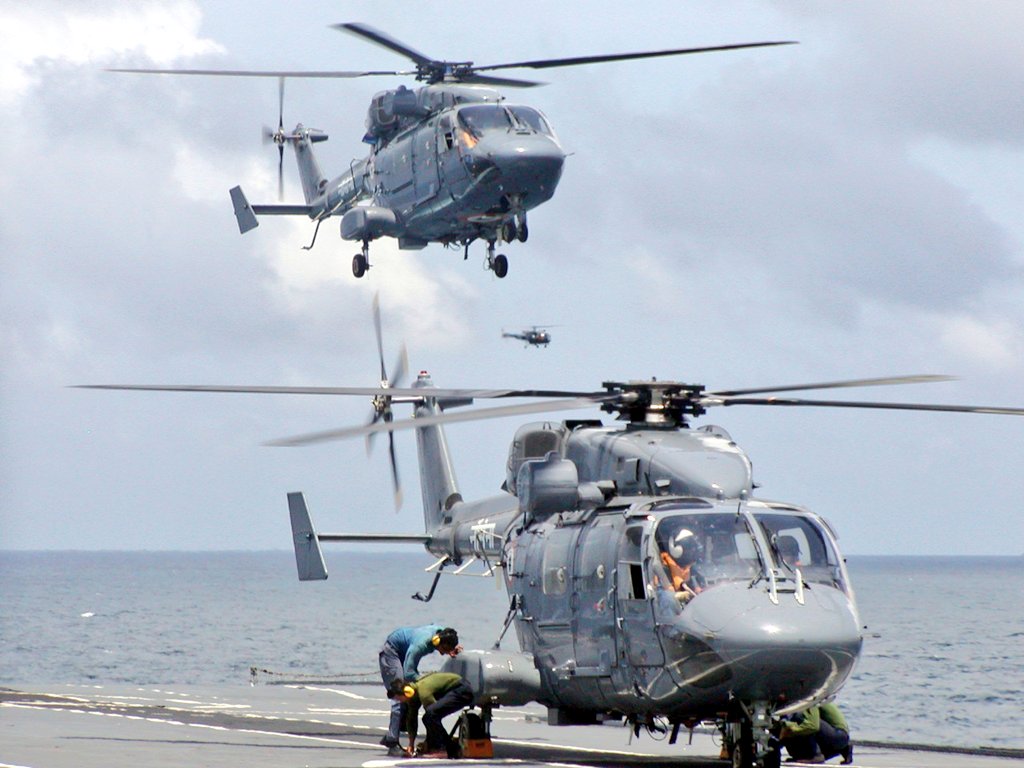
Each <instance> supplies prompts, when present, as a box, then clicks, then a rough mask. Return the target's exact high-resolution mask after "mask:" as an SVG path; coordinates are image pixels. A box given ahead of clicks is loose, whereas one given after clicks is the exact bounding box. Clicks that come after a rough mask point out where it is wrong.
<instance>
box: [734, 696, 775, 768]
mask: <svg viewBox="0 0 1024 768" xmlns="http://www.w3.org/2000/svg"><path fill="white" fill-rule="evenodd" d="M737 704H738V711H737V712H735V713H734V718H735V719H730V721H729V723H728V724H727V725H726V731H725V733H726V736H727V743H728V746H729V749H730V754H731V756H732V766H733V768H779V760H780V754H779V745H778V742H777V741H775V740H774V739H773V738H772V735H771V732H770V730H771V724H772V719H771V715H770V714H769V713H768V706H767V705H766V704H765V703H764V702H754V703H752V704H751V705H749V706H747V705H746V704H744V703H743V702H737Z"/></svg>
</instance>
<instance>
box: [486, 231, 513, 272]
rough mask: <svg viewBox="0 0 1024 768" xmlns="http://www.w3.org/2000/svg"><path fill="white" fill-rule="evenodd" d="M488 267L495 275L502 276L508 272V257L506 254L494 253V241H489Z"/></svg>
mask: <svg viewBox="0 0 1024 768" xmlns="http://www.w3.org/2000/svg"><path fill="white" fill-rule="evenodd" d="M486 267H487V269H490V270H492V271H493V272H494V274H495V276H497V277H499V278H501V277H504V276H505V275H507V274H508V259H507V258H505V254H503V253H499V254H498V255H497V256H495V255H494V241H493V240H488V241H487V264H486Z"/></svg>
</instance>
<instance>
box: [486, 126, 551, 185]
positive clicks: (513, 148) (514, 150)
mask: <svg viewBox="0 0 1024 768" xmlns="http://www.w3.org/2000/svg"><path fill="white" fill-rule="evenodd" d="M485 157H486V158H487V160H488V161H490V162H491V163H493V164H494V166H495V167H496V168H497V170H498V171H499V172H500V179H501V183H502V185H503V186H504V187H505V188H506V190H507V191H508V192H513V193H520V194H522V193H526V192H533V193H536V194H538V195H544V196H550V195H551V194H552V193H553V192H554V190H555V186H556V185H557V184H558V180H559V179H560V178H561V176H562V166H563V164H564V163H565V153H564V152H563V151H562V148H561V147H559V146H558V144H556V143H555V142H554V141H552V140H551V139H550V138H548V137H546V136H539V135H530V136H511V137H503V138H502V139H501V140H500V141H496V142H495V143H494V144H493V145H491V146H489V147H486V148H485Z"/></svg>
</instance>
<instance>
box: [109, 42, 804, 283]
mask: <svg viewBox="0 0 1024 768" xmlns="http://www.w3.org/2000/svg"><path fill="white" fill-rule="evenodd" d="M333 26H334V28H335V29H340V30H342V31H345V32H349V33H351V34H354V35H357V36H359V37H361V38H363V39H366V40H369V41H371V42H373V43H376V44H378V45H381V46H384V47H385V48H387V49H389V50H391V51H394V52H395V53H398V54H400V55H402V56H405V57H406V58H409V59H411V60H412V62H413V63H414V64H415V69H414V70H409V71H356V72H338V71H327V72H324V71H250V70H210V69H111V70H109V71H111V72H136V73H152V74H175V75H228V76H240V77H276V78H278V81H279V91H278V96H279V108H278V123H277V130H271V129H266V131H265V134H264V136H265V139H267V140H268V141H272V142H273V143H274V144H276V145H277V148H278V195H279V197H281V196H283V188H282V183H283V182H282V179H283V163H284V147H285V145H286V144H290V145H291V146H292V148H293V149H294V150H295V159H296V161H297V163H298V168H299V176H300V179H301V181H302V192H303V195H304V196H305V203H304V204H302V205H250V204H249V201H248V199H247V198H246V196H245V193H244V192H243V191H242V188H241V187H234V188H232V189H231V190H230V195H231V200H232V204H233V206H234V211H235V216H236V218H237V219H238V228H239V230H240V231H241V232H242V233H243V234H244V233H245V232H248V231H249V230H251V229H253V228H255V227H256V226H257V225H258V222H257V220H256V216H257V215H264V214H266V215H305V216H308V217H309V218H310V219H312V220H314V221H316V223H317V228H316V230H315V231H314V234H313V242H316V235H317V232H319V229H320V224H321V223H322V222H323V221H324V220H325V219H327V218H328V217H331V216H340V217H341V237H342V239H343V240H350V241H356V242H360V243H362V249H361V250H360V252H359V253H357V254H356V255H355V256H354V257H353V258H352V274H354V275H355V276H356V277H362V276H363V275H364V274H365V273H366V271H367V270H368V269H369V268H370V257H369V253H370V251H369V247H370V242H371V241H373V240H376V239H377V238H379V237H383V236H388V237H394V238H397V239H398V247H399V248H402V249H419V248H423V247H425V246H426V245H427V244H428V243H441V244H443V245H445V246H456V245H461V246H462V247H463V250H464V258H468V256H469V246H470V244H471V243H472V242H473V241H475V240H477V239H482V240H484V241H485V242H486V243H487V257H486V267H487V268H488V269H490V270H492V271H493V272H494V274H495V275H496V276H498V277H505V275H506V274H508V258H507V257H506V256H505V255H504V254H497V255H496V254H495V244H496V243H497V242H499V241H501V242H504V243H512V242H514V241H519V242H526V239H527V237H528V236H529V229H528V226H527V218H526V214H527V212H528V211H530V210H532V209H533V208H536V207H537V206H538V205H540V204H541V203H543V202H545V201H547V200H549V199H550V198H551V196H552V195H553V194H554V192H555V188H556V186H557V185H558V181H559V179H560V177H561V174H562V165H563V163H564V161H565V152H564V151H563V150H562V147H561V145H560V144H559V142H558V139H557V138H556V137H555V132H554V130H553V129H552V128H551V125H550V123H549V122H548V120H547V118H546V117H544V115H542V114H541V113H540V112H539V111H538V110H536V109H534V108H533V107H529V106H520V105H514V104H509V103H506V101H505V97H504V96H502V95H501V94H500V93H499V92H498V91H496V90H494V88H490V87H486V86H513V87H526V86H534V85H541V83H538V82H534V81H531V80H520V79H512V78H506V77H494V76H492V75H484V74H480V73H482V72H486V71H490V70H496V69H513V68H521V67H529V68H533V69H545V68H551V67H567V66H574V65H578V64H596V63H600V62H606V61H622V60H627V59H643V58H652V57H657V56H676V55H682V54H690V53H705V52H709V51H725V50H735V49H740V48H758V47H764V46H773V45H788V44H790V43H789V41H780V42H761V43H742V44H735V45H719V46H712V47H703V48H679V49H674V50H663V51H647V52H642V53H619V54H607V55H597V56H578V57H572V58H558V59H539V60H535V61H518V62H511V63H508V64H491V65H487V66H474V64H473V62H470V61H444V60H440V59H433V58H431V57H429V56H426V55H425V54H422V53H420V52H419V51H417V50H415V49H413V48H410V47H409V46H407V45H405V44H404V43H401V42H399V41H398V40H395V39H394V38H392V37H391V36H389V35H388V34H386V33H384V32H381V31H380V30H377V29H374V28H373V27H371V26H369V25H366V24H358V23H349V24H335V25H333ZM377 75H403V76H413V77H415V79H416V80H417V81H420V82H423V83H426V85H424V86H423V87H421V88H417V89H415V90H410V89H408V88H406V87H405V86H399V87H398V88H395V89H392V90H387V91H382V92H380V93H378V94H376V95H375V96H374V97H373V100H372V101H371V102H370V108H369V111H368V114H367V117H366V135H365V136H364V137H363V141H364V142H366V143H368V144H369V145H370V147H371V149H370V154H369V156H368V157H366V158H364V159H362V160H353V161H352V163H350V165H349V168H348V169H347V170H346V171H345V172H344V173H342V174H341V175H340V176H337V177H335V178H333V179H330V180H328V178H327V177H326V176H324V175H323V173H322V172H321V170H320V166H319V164H318V163H317V161H316V158H315V157H314V154H313V144H315V143H316V142H319V141H326V140H327V138H328V137H327V135H326V134H325V133H323V132H322V131H320V130H317V129H315V128H306V127H304V126H303V125H302V124H301V123H299V124H298V125H296V126H295V129H294V130H293V131H290V132H288V131H285V129H284V81H285V79H286V78H289V77H293V78H294V77H317V78H352V77H368V76H377ZM312 245H313V243H310V245H309V246H305V247H306V248H311V247H312Z"/></svg>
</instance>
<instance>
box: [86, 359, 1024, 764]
mask: <svg viewBox="0 0 1024 768" xmlns="http://www.w3.org/2000/svg"><path fill="white" fill-rule="evenodd" d="M378 349H380V346H379V345H378ZM381 370H382V380H383V384H384V385H383V386H381V387H246V386H202V385H91V386H90V388H99V389H134V390H159V391H190V392H243V393H277V394H282V393H283V394H338V395H359V396H369V397H372V398H373V400H372V403H373V408H374V417H373V418H372V419H371V422H370V423H369V424H366V425H363V426H359V427H351V428H344V429H337V430H328V431H324V432H317V433H313V434H307V435H301V436H298V437H293V438H287V439H284V440H278V441H274V442H273V443H270V444H271V445H282V446H294V445H309V444H313V443H319V442H325V441H330V440H336V439H342V438H352V437H359V436H366V435H371V434H375V433H377V432H381V431H386V432H388V433H389V435H391V434H393V432H394V431H395V430H399V429H415V430H416V440H417V447H418V456H419V464H420V484H421V491H422V498H423V510H424V521H425V532H424V533H422V534H416V533H414V534H393V533H392V534H359V533H319V532H318V531H317V530H316V528H315V527H314V525H313V523H312V520H311V517H310V514H309V511H308V508H307V505H306V501H305V498H304V496H303V494H302V493H289V494H288V506H289V514H290V518H291V526H292V535H293V543H294V547H295V556H296V564H297V568H298V575H299V578H300V579H301V580H304V581H305V580H317V579H326V578H327V569H326V565H325V562H324V558H323V553H322V550H321V546H320V544H321V542H345V541H376V542H392V543H394V542H408V543H420V544H422V545H423V546H425V547H426V549H427V550H428V551H429V552H430V553H431V554H433V555H434V556H435V557H436V558H438V559H437V561H436V562H435V563H434V565H433V566H431V568H430V569H428V570H434V571H435V572H436V573H435V576H434V581H433V584H432V586H431V588H430V592H429V593H428V594H427V595H426V596H422V595H420V594H418V593H417V595H415V596H414V597H416V598H418V599H420V600H429V599H430V598H431V597H432V596H433V594H434V590H435V588H436V587H437V583H438V580H439V578H440V576H441V575H442V572H443V571H444V569H445V568H448V567H450V568H451V569H452V572H454V573H456V574H458V573H462V572H463V571H465V570H466V569H467V568H468V567H470V566H471V565H473V564H474V563H482V565H483V567H484V568H485V569H486V571H487V572H488V573H494V572H495V570H496V569H500V574H501V577H502V580H503V581H504V584H505V587H506V590H507V592H508V596H509V607H508V614H507V617H506V620H505V627H504V630H503V631H502V633H501V636H500V637H499V638H498V642H497V643H495V647H494V649H493V650H490V651H467V652H464V653H462V654H461V655H460V656H459V657H457V658H455V659H452V660H449V661H448V662H446V668H447V669H449V670H452V671H456V672H458V673H459V674H461V675H462V676H463V677H464V678H465V679H466V680H468V681H469V682H470V684H471V685H472V686H473V688H474V691H475V693H476V695H477V698H476V701H477V705H478V706H479V707H481V709H482V711H483V713H484V717H485V719H486V720H487V721H488V722H489V721H490V714H491V711H492V710H493V708H494V707H497V706H518V705H523V704H526V703H528V702H531V701H536V702H539V703H541V704H543V705H546V706H547V707H548V713H549V715H548V720H549V723H550V724H552V725H586V724H597V723H600V722H603V721H607V720H609V719H618V720H621V719H623V718H625V719H626V720H627V721H628V722H629V723H630V724H631V725H632V727H633V729H634V732H636V733H639V732H640V730H641V729H644V728H646V729H647V730H649V731H650V732H652V733H655V732H660V733H664V732H666V731H667V730H668V729H671V735H670V737H669V738H670V743H674V742H675V740H676V737H677V736H678V733H679V729H680V727H687V728H692V727H694V726H695V725H696V724H697V723H699V722H701V721H708V722H714V723H716V724H717V725H718V726H719V727H720V728H721V729H722V731H723V733H725V734H726V737H727V741H726V743H727V744H728V745H729V747H730V751H731V756H732V763H733V765H734V766H736V768H753V766H759V767H761V768H767V767H768V766H775V765H776V764H777V763H778V760H779V752H778V749H777V747H776V746H774V745H773V742H772V739H771V735H770V730H771V727H772V724H773V722H774V719H775V718H776V717H778V716H781V715H784V714H787V713H790V712H793V711H797V710H800V709H802V708H804V707H806V706H808V705H809V704H811V703H815V702H819V701H822V700H825V699H827V698H829V697H830V696H833V695H834V694H835V693H836V692H837V691H838V690H839V689H840V688H841V687H842V685H843V684H844V682H845V681H846V679H847V678H848V677H849V675H850V674H851V672H852V670H853V668H854V665H855V663H856V661H857V658H858V656H859V654H860V651H861V646H862V643H863V636H862V634H861V622H860V619H859V616H858V612H857V607H856V604H855V602H854V597H853V591H852V587H851V584H850V578H849V574H848V573H847V570H846V566H845V564H844V560H843V557H842V555H841V553H840V551H839V547H838V544H837V543H836V535H835V533H834V531H833V530H832V528H831V527H830V526H829V524H828V523H827V522H826V521H825V520H824V519H823V518H821V517H819V516H818V515H816V514H815V513H813V512H811V511H810V510H807V509H805V508H803V507H801V506H798V505H794V504H789V503H783V502H777V501H768V500H765V499H758V498H754V497H753V496H752V493H753V489H754V487H755V485H754V482H753V474H752V466H751V461H750V459H749V458H748V456H747V455H746V454H745V453H744V452H743V450H742V449H741V448H740V447H739V446H738V445H737V444H736V443H735V442H734V441H733V440H732V438H731V437H730V435H729V433H728V432H726V431H725V430H724V429H723V428H721V427H718V426H712V425H707V426H703V427H700V428H693V427H691V426H690V424H689V422H690V420H691V419H693V418H696V417H699V416H701V415H703V414H704V413H705V412H706V410H707V409H708V408H711V407H715V406H733V405H763V406H819V407H820V406H827V407H839V408H880V409H895V410H916V411H921V410H924V411H944V412H966V413H989V414H1006V415H1016V416H1021V415H1024V408H1003V407H981V406H963V405H934V404H910V403H890V402H864V401H844V400H811V399H796V398H790V397H779V396H778V393H786V392H795V391H801V390H814V389H835V388H847V387H863V386H877V385H883V384H907V383H916V382H928V381H939V380H944V379H946V378H948V377H943V376H904V377H896V378H874V379H859V380H848V381H831V382H821V383H816V384H799V385H791V386H776V387H759V388H754V389H736V390H719V391H707V390H706V389H705V388H704V387H703V386H702V385H699V384H684V383H680V382H675V381H657V380H650V381H629V382H605V383H604V385H603V389H602V390H598V391H564V390H510V389H499V390H486V389H443V388H437V387H435V386H434V385H433V382H432V381H431V377H430V375H429V374H428V373H426V372H425V371H424V372H420V374H419V376H418V377H417V379H416V381H415V382H414V384H413V385H412V386H411V387H397V386H392V385H391V383H390V382H388V380H387V375H386V372H385V371H384V366H383V355H381ZM396 378H397V376H396ZM484 398H492V399H493V398H498V399H504V398H540V402H531V403H522V404H517V405H511V406H498V407H491V408H483V409H476V410H472V411H461V412H446V411H445V409H446V408H449V409H450V408H455V407H457V406H464V405H468V404H471V403H472V402H473V400H475V399H484ZM396 403H405V404H409V405H411V406H412V407H413V410H414V416H413V418H411V419H395V418H394V416H393V413H392V410H391V409H392V405H393V404H396ZM582 408H591V409H592V408H600V409H601V410H603V411H605V412H608V413H613V414H616V415H617V417H618V419H619V420H621V421H624V422H625V426H623V427H617V426H611V425H605V424H603V423H602V422H601V421H600V420H592V419H581V420H565V421H561V422H553V421H541V422H534V423H529V424H526V425H523V426H521V427H520V428H519V429H518V430H517V431H516V433H515V436H514V437H513V439H512V442H511V445H510V446H509V451H508V461H507V464H506V467H505V480H504V483H503V485H502V487H501V492H500V493H499V494H497V495H495V496H492V497H489V498H485V499H480V500H476V501H466V500H465V499H463V497H462V494H461V493H460V492H459V486H458V483H457V482H456V479H455V469H454V466H453V465H452V461H451V458H450V455H449V450H448V444H447V439H446V436H445V432H444V426H443V425H444V424H447V423H451V422H458V421H474V420H479V419H488V418H497V417H502V416H511V415H522V414H530V413H544V412H551V411H561V410H568V409H582ZM391 462H392V470H393V480H394V482H395V484H396V496H397V495H399V493H398V492H399V488H398V473H397V469H396V468H395V467H394V462H395V457H394V451H393V450H392V452H391ZM513 624H514V625H515V628H516V632H517V634H518V638H519V645H520V648H521V649H522V653H516V652H508V651H503V650H500V642H501V639H502V638H503V637H504V635H505V633H506V632H507V630H508V629H509V628H510V627H511V626H512V625H513Z"/></svg>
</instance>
